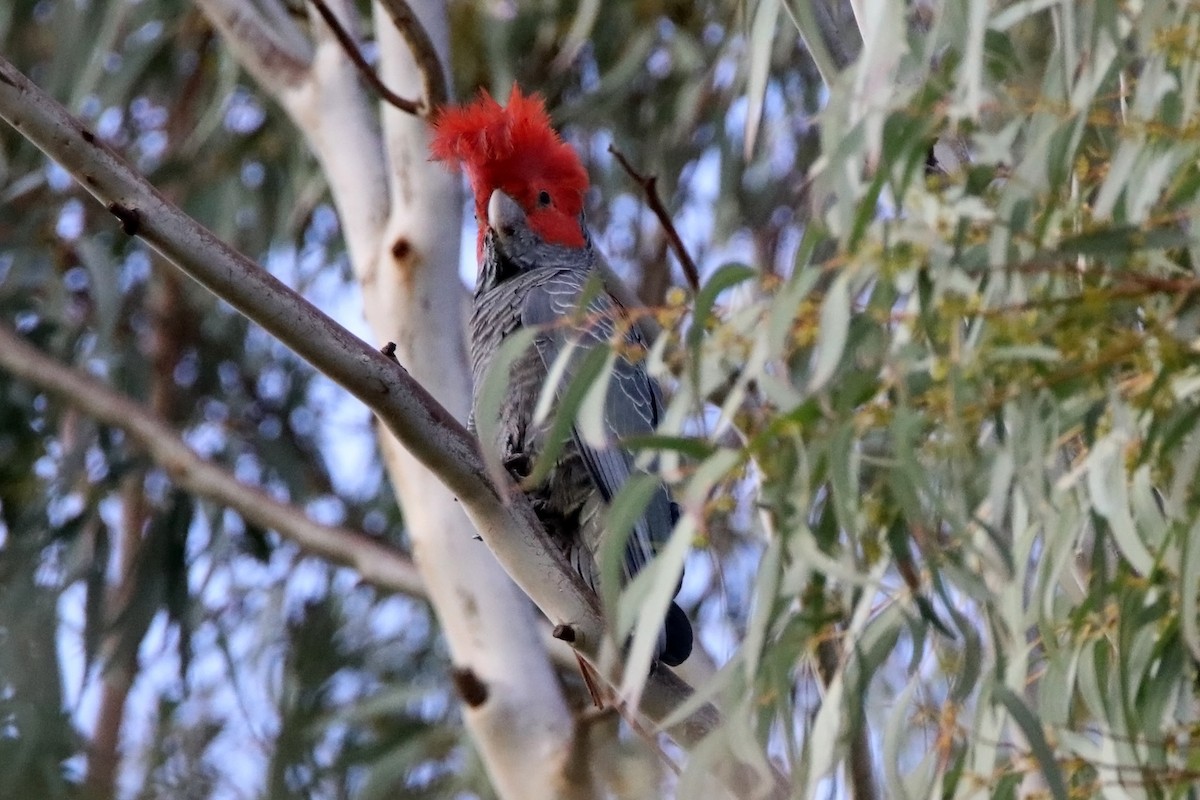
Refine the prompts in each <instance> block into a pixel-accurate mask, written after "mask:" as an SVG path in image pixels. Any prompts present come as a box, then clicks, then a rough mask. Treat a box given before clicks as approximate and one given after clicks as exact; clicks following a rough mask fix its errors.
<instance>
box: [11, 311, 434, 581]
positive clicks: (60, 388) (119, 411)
mask: <svg viewBox="0 0 1200 800" xmlns="http://www.w3.org/2000/svg"><path fill="white" fill-rule="evenodd" d="M0 367H2V368H3V369H5V370H7V371H8V372H10V373H12V374H13V375H15V376H16V377H18V378H20V379H22V380H24V381H27V382H29V383H31V384H33V385H34V386H37V387H39V388H41V389H43V390H44V391H46V392H49V393H50V394H53V395H56V396H58V397H60V398H62V399H64V400H66V401H67V402H68V403H70V404H71V405H73V406H75V407H76V408H78V409H79V410H81V411H83V412H84V413H85V414H87V415H88V416H90V417H93V418H94V419H96V420H98V421H100V422H103V423H104V424H106V425H111V426H113V427H115V428H120V429H121V430H123V431H125V432H126V433H128V434H129V435H130V436H131V437H132V438H133V439H134V440H135V441H136V442H137V443H138V445H139V446H140V447H141V448H142V449H143V450H145V452H146V453H147V454H148V455H149V456H150V457H151V458H152V459H153V460H154V461H155V463H157V464H158V465H159V466H161V467H162V468H163V469H165V470H166V471H167V474H168V475H169V476H170V477H171V480H173V481H174V482H175V483H177V484H178V485H179V486H181V487H183V488H184V489H187V490H188V491H190V492H193V493H194V494H196V495H199V496H200V497H204V498H206V499H208V500H212V501H214V502H217V503H220V504H221V505H224V506H228V507H229V508H232V509H233V510H234V511H237V512H238V513H239V514H241V515H242V516H243V517H244V518H245V519H247V520H248V521H250V522H252V523H254V524H255V525H258V526H260V527H262V528H269V529H271V530H274V531H276V532H278V533H279V534H280V535H281V536H284V537H285V538H287V539H290V540H292V541H293V542H295V543H296V544H298V545H300V547H301V548H303V549H304V550H306V551H308V552H309V553H312V554H313V555H316V556H320V557H322V558H325V559H327V560H329V561H332V562H334V563H335V564H341V565H343V566H347V567H351V568H353V569H354V570H355V571H357V572H358V573H359V574H360V575H362V577H363V580H365V581H367V582H368V583H371V584H372V585H374V586H378V587H380V588H381V589H386V590H389V591H393V592H399V593H401V594H407V595H412V596H415V597H421V596H424V593H425V592H424V587H423V585H422V583H421V577H420V576H419V575H418V574H417V571H416V569H415V568H414V567H413V564H412V560H411V559H410V558H408V556H406V555H404V554H402V553H401V552H399V551H398V550H397V549H396V548H395V547H392V546H391V545H389V544H387V543H386V542H382V541H380V540H378V539H374V538H371V537H370V536H367V535H366V534H364V533H361V532H360V531H355V530H351V529H349V528H342V527H338V526H333V525H322V524H320V523H318V522H314V521H312V520H311V519H309V518H308V517H307V516H305V515H304V514H303V513H302V512H301V511H300V510H299V509H297V508H295V507H294V506H291V505H288V504H286V503H281V502H279V501H278V500H276V499H275V498H273V497H271V495H269V494H267V493H266V492H264V491H263V490H261V489H259V488H257V487H255V486H249V485H247V484H244V483H241V482H240V481H238V480H237V479H236V478H235V477H233V475H231V474H230V473H229V472H227V471H226V470H224V469H222V468H220V467H218V466H216V465H215V464H212V463H209V462H208V461H205V460H204V459H203V458H201V457H200V456H199V455H198V454H197V453H196V452H195V451H194V450H192V448H190V447H189V446H188V445H187V444H186V443H185V442H184V441H183V439H181V438H180V437H179V435H178V434H177V433H175V431H173V430H171V428H170V426H168V425H167V424H166V423H164V422H163V421H161V420H160V419H158V418H157V417H155V416H154V415H152V414H150V413H149V412H148V411H147V410H146V409H144V408H143V407H142V406H140V405H139V404H137V403H135V402H134V401H133V400H131V399H130V398H128V397H125V396H124V395H121V394H118V393H117V392H115V391H113V390H112V389H110V388H109V387H108V386H106V385H105V384H103V383H101V382H100V381H98V380H96V379H95V378H92V377H90V376H88V375H84V374H83V373H81V372H78V371H76V370H74V369H71V368H70V367H67V366H64V365H63V364H60V363H59V362H58V361H56V360H55V359H53V358H51V357H50V356H48V355H46V354H45V353H43V352H42V351H41V350H38V349H37V348H35V347H33V346H32V345H30V344H27V343H26V342H25V341H24V340H23V339H21V337H20V336H18V335H17V333H16V332H15V331H13V330H12V328H10V327H8V326H7V325H4V324H0Z"/></svg>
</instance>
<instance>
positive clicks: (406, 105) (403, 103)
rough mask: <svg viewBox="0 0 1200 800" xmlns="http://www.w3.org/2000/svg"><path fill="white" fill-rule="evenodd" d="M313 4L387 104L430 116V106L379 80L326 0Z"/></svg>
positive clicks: (364, 78)
mask: <svg viewBox="0 0 1200 800" xmlns="http://www.w3.org/2000/svg"><path fill="white" fill-rule="evenodd" d="M309 2H310V3H312V4H313V8H315V9H317V13H318V14H320V15H321V19H323V20H325V24H326V25H328V26H329V30H331V31H333V35H334V37H335V38H336V39H337V40H338V44H340V45H341V46H342V49H343V50H345V51H346V55H347V56H349V57H350V60H351V61H352V62H353V63H354V66H355V68H357V69H358V74H359V75H361V76H362V78H363V80H364V81H366V82H367V85H369V86H370V87H371V88H372V89H374V90H375V92H376V93H377V94H378V95H379V96H380V97H382V98H383V99H384V100H386V101H387V102H389V103H391V104H392V105H394V106H395V107H396V108H398V109H400V110H401V111H403V112H405V113H407V114H414V115H416V116H418V117H424V116H427V115H428V114H429V111H430V104H429V103H428V102H425V103H422V102H420V101H418V100H409V99H408V98H405V97H401V96H400V95H398V94H396V93H395V92H393V91H392V90H391V89H389V88H388V87H387V86H385V85H384V84H383V81H381V80H379V76H378V75H376V74H375V70H373V69H372V68H371V65H370V64H368V63H367V60H366V59H365V58H363V54H362V51H360V50H359V49H358V44H357V43H356V42H355V41H354V37H353V36H351V35H350V32H349V31H347V30H346V28H345V27H344V26H343V25H342V23H341V20H339V19H338V18H337V15H336V14H334V13H333V11H332V9H330V8H329V6H328V5H326V4H325V0H309Z"/></svg>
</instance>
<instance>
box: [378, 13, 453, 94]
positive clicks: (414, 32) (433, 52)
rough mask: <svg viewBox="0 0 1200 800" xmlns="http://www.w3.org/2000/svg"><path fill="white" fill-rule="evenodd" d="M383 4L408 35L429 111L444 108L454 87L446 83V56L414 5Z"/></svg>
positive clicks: (403, 33) (394, 22) (395, 23)
mask: <svg viewBox="0 0 1200 800" xmlns="http://www.w3.org/2000/svg"><path fill="white" fill-rule="evenodd" d="M379 3H380V5H382V6H383V8H384V10H386V11H387V13H388V16H389V17H391V19H392V24H393V25H395V26H396V30H397V31H399V33H400V35H401V36H402V37H403V38H404V41H405V43H406V44H407V45H408V49H409V50H410V51H411V52H412V56H413V60H414V61H416V62H417V69H418V70H420V72H421V82H422V84H423V86H424V90H425V109H426V113H428V112H429V111H432V110H433V109H436V108H440V107H441V106H443V105H445V104H446V101H447V100H449V99H450V90H449V89H448V88H447V86H446V71H445V69H444V68H443V67H442V60H441V59H440V58H439V57H438V51H437V47H435V46H434V44H433V39H432V38H430V36H429V31H427V30H425V26H424V25H422V24H421V20H419V19H417V15H416V14H414V13H413V10H412V8H411V7H410V6H409V5H408V3H407V2H405V0H379Z"/></svg>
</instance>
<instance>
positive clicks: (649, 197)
mask: <svg viewBox="0 0 1200 800" xmlns="http://www.w3.org/2000/svg"><path fill="white" fill-rule="evenodd" d="M608 152H610V153H612V154H613V157H614V158H616V159H617V163H618V164H620V165H621V168H622V169H624V170H625V172H627V173H628V174H629V177H631V178H633V181H634V183H636V184H637V185H638V186H640V187H641V188H642V191H643V192H645V193H646V205H648V206H649V207H650V210H651V211H653V212H654V216H656V217H658V221H659V223H661V224H662V226H663V230H664V231H666V234H667V239H668V240H669V241H670V242H671V250H672V251H673V252H674V253H675V257H676V258H678V259H679V266H680V267H681V268H682V269H683V276H684V277H685V278H686V279H687V282H688V286H690V287H691V288H692V291H693V292H698V291H700V271H699V270H698V269H696V262H695V261H694V260H692V256H691V254H690V253H688V251H687V248H686V247H684V246H683V239H681V238H680V237H679V231H677V230H676V229H675V223H674V221H672V219H671V215H670V213H668V212H667V207H666V206H664V205H663V201H662V198H661V197H659V196H658V176H657V175H643V174H642V173H640V172H638V171H637V170H636V169H634V168H633V165H632V164H630V163H629V159H627V158H626V157H625V154H624V153H622V152H621V151H620V150H618V149H617V148H616V147H614V146H613V145H611V144H610V145H609V146H608Z"/></svg>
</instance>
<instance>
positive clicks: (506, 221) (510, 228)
mask: <svg viewBox="0 0 1200 800" xmlns="http://www.w3.org/2000/svg"><path fill="white" fill-rule="evenodd" d="M487 223H488V227H489V228H491V229H492V230H494V231H495V232H496V233H497V234H499V235H500V236H512V235H513V233H514V232H515V231H516V230H517V228H518V227H521V226H523V225H524V224H525V212H524V211H522V210H521V207H520V206H519V205H517V201H516V200H513V199H512V198H511V197H509V196H508V195H507V194H505V193H504V192H502V191H500V190H499V189H497V190H495V191H494V192H492V196H491V197H489V198H488V206H487Z"/></svg>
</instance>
